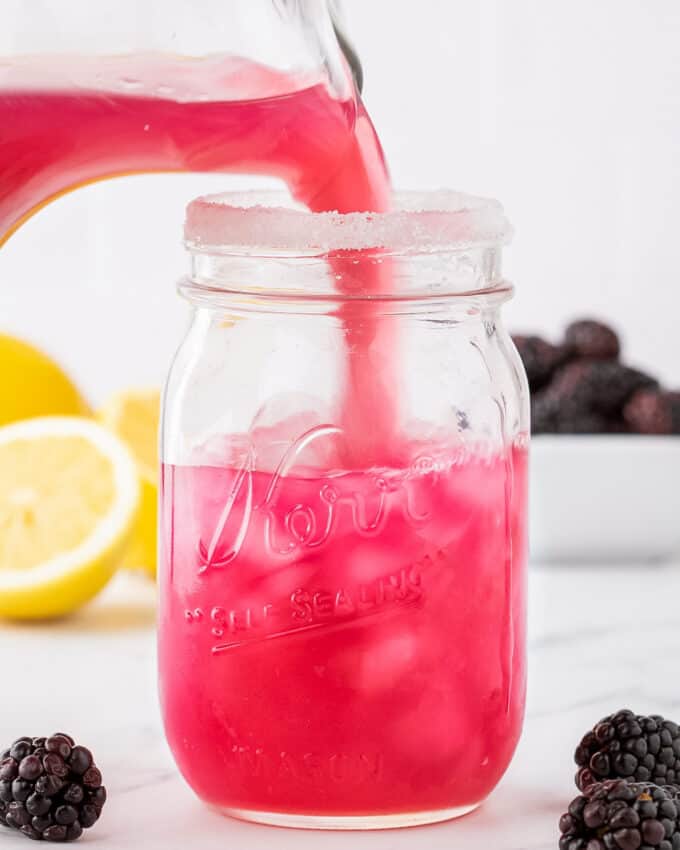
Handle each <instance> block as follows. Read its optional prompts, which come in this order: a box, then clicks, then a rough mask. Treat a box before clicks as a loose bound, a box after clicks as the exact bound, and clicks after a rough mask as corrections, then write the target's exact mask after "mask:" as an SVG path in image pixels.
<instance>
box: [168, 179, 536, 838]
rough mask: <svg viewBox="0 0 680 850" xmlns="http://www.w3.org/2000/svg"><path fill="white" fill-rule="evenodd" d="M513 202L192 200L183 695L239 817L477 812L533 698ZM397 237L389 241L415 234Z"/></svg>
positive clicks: (198, 763)
mask: <svg viewBox="0 0 680 850" xmlns="http://www.w3.org/2000/svg"><path fill="white" fill-rule="evenodd" d="M508 235H509V226H508V224H507V221H506V219H505V217H504V215H503V212H502V209H501V208H500V206H499V205H498V204H496V203H495V202H490V201H485V200H483V199H476V198H471V197H467V196H461V195H456V194H453V193H434V194H431V195H422V196H416V195H410V194H405V195H400V196H397V197H396V198H395V204H394V207H393V209H392V211H390V212H388V213H382V214H373V213H351V214H346V215H341V214H338V213H322V214H315V213H310V212H307V211H304V210H302V209H300V208H293V207H289V206H287V205H286V204H285V202H283V201H282V200H281V199H278V198H277V197H265V198H261V197H257V196H240V197H239V196H217V197H212V198H204V199H199V200H197V201H195V202H194V203H193V204H191V205H190V207H189V211H188V218H187V224H186V244H187V247H188V249H189V252H190V254H191V261H192V270H191V274H190V275H189V277H187V278H185V279H184V280H183V281H182V282H181V284H180V290H181V292H182V294H183V295H184V296H185V297H186V298H187V299H188V300H189V302H190V304H191V306H192V321H191V325H190V328H189V330H188V333H187V335H186V338H185V340H184V341H183V343H182V345H181V347H180V348H179V351H178V353H177V356H176V358H175V361H174V364H173V366H172V370H171V373H170V377H169V381H168V385H167V389H166V394H165V403H164V419H163V427H162V460H163V474H162V494H161V523H160V536H161V540H160V581H161V591H160V592H161V610H160V627H159V658H160V691H161V702H162V709H163V714H164V721H165V728H166V733H167V737H168V740H169V743H170V746H171V749H172V751H173V753H174V756H175V759H176V761H177V764H178V765H179V768H180V770H181V771H182V773H183V774H184V776H185V778H186V780H187V781H188V783H189V784H190V785H191V786H192V788H193V789H194V790H195V791H196V793H197V794H198V795H199V797H201V798H202V799H203V800H205V801H206V802H208V803H209V804H211V805H213V806H215V807H218V808H220V809H221V810H223V811H224V812H226V813H229V814H232V815H236V816H239V817H243V818H246V819H250V820H255V821H262V822H267V823H273V824H282V825H288V826H312V827H329V828H331V827H333V828H337V827H340V828H342V827H351V828H356V827H391V826H400V825H410V824H418V823H426V822H432V821H437V820H444V819H448V818H451V817H455V816H458V815H461V814H464V813H466V812H468V811H470V810H471V809H473V808H475V807H476V806H477V805H478V804H479V803H480V802H482V801H483V800H484V799H485V797H486V796H487V795H488V794H489V793H490V792H491V790H492V789H493V788H494V786H495V785H496V784H497V783H498V781H499V780H500V778H501V776H502V775H503V773H504V771H505V770H506V768H507V766H508V764H509V762H510V759H511V757H512V754H513V752H514V749H515V746H516V744H517V741H518V738H519V735H520V729H521V725H522V718H523V712H524V700H525V684H526V663H525V644H526V628H525V613H526V612H525V606H526V581H525V579H526V575H525V570H526V558H527V543H526V498H527V448H528V445H527V444H528V409H527V397H528V392H527V385H526V380H525V377H524V373H523V371H522V367H521V365H520V361H519V359H518V356H517V353H516V351H515V349H514V347H513V345H512V342H511V340H510V337H509V335H508V333H507V332H506V330H505V329H504V327H503V324H502V323H501V318H500V308H501V305H502V304H503V303H504V302H505V301H506V300H507V299H508V298H509V297H510V295H511V293H512V287H511V285H510V284H509V283H508V282H507V281H505V280H504V279H503V277H502V276H501V271H500V269H501V250H502V245H503V244H504V242H505V241H506V240H507V237H508ZM385 246H389V249H388V248H386V247H385Z"/></svg>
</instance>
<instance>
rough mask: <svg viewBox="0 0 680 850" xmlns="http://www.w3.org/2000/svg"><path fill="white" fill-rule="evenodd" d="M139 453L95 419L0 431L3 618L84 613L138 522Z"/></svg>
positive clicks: (46, 421)
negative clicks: (81, 609)
mask: <svg viewBox="0 0 680 850" xmlns="http://www.w3.org/2000/svg"><path fill="white" fill-rule="evenodd" d="M138 501H139V481H138V477H137V470H136V466H135V462H134V459H133V458H132V456H131V454H130V451H129V450H128V449H127V447H126V446H125V445H124V443H123V442H122V441H121V440H119V439H118V438H117V437H116V436H115V435H114V434H111V433H110V432H109V431H107V430H106V429H105V428H103V427H102V426H100V425H98V424H97V423H96V422H93V421H92V420H89V419H85V418H81V417H60V416H50V417H44V418H40V419H31V420H26V421H21V422H15V423H14V424H12V425H6V426H4V427H2V428H0V616H5V617H11V618H17V619H41V618H47V617H55V616H59V615H62V614H67V613H69V612H71V611H74V610H75V609H76V608H78V607H79V606H80V605H82V604H83V603H84V602H86V601H87V600H89V599H91V598H92V597H93V596H94V595H95V594H96V593H97V592H98V591H99V590H101V588H102V587H103V586H104V585H105V584H106V583H107V581H108V580H109V579H110V577H111V576H112V574H113V573H114V571H115V569H116V567H117V566H118V563H119V560H120V556H121V554H122V552H123V550H124V547H125V546H126V545H127V543H128V539H129V536H130V533H131V530H132V527H133V524H134V521H135V517H136V511H137V506H138Z"/></svg>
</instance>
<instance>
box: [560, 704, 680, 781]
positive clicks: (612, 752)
mask: <svg viewBox="0 0 680 850" xmlns="http://www.w3.org/2000/svg"><path fill="white" fill-rule="evenodd" d="M574 759H575V761H576V764H577V765H578V767H579V770H578V773H577V774H576V784H577V786H578V787H579V788H580V789H581V791H583V790H584V789H586V788H587V787H588V786H589V785H590V784H592V783H594V782H600V781H601V780H603V779H618V778H621V779H626V780H629V781H630V782H654V783H655V784H656V785H673V784H677V785H680V727H678V725H677V724H675V723H673V722H672V721H671V720H666V719H665V718H663V717H661V716H659V715H657V714H655V715H652V716H650V717H647V716H645V715H639V714H633V712H632V711H628V710H624V711H618V712H617V713H616V714H610V715H609V716H608V717H605V718H604V719H603V720H601V721H600V722H599V723H598V724H597V725H596V726H595V727H594V728H593V729H592V730H591V731H590V732H588V733H587V735H585V737H584V738H583V740H582V741H581V743H580V744H579V745H578V747H577V748H576V753H575V754H574Z"/></svg>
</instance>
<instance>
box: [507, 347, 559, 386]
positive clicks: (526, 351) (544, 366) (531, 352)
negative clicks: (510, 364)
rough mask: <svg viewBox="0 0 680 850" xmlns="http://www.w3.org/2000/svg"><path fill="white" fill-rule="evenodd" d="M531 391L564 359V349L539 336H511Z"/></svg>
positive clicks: (545, 379)
mask: <svg viewBox="0 0 680 850" xmlns="http://www.w3.org/2000/svg"><path fill="white" fill-rule="evenodd" d="M512 341H513V342H514V343H515V346H516V347H517V351H518V352H519V356H520V357H521V359H522V363H523V364H524V370H525V371H526V373H527V378H528V379H529V387H530V389H531V390H532V391H535V390H538V389H540V388H541V387H542V386H544V385H545V384H546V383H547V382H548V381H549V380H550V377H551V375H552V374H553V372H554V371H555V369H556V368H557V367H558V366H559V365H561V364H562V363H563V362H564V360H565V351H564V349H563V348H561V347H560V346H557V345H553V344H552V343H550V342H548V341H547V340H545V339H542V338H541V337H540V336H522V335H521V334H520V335H517V336H513V338H512Z"/></svg>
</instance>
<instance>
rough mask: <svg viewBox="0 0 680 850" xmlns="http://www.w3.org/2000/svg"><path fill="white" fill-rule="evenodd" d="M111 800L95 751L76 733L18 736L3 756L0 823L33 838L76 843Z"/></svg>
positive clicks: (0, 757)
mask: <svg viewBox="0 0 680 850" xmlns="http://www.w3.org/2000/svg"><path fill="white" fill-rule="evenodd" d="M105 802H106V789H105V788H104V786H103V785H102V775H101V773H100V771H99V769H98V768H97V766H96V764H95V763H94V759H93V758H92V753H91V752H90V751H89V750H88V749H87V748H86V747H80V746H76V744H75V742H74V740H73V738H71V737H70V735H65V734H64V733H61V732H60V733H57V734H56V735H51V736H50V737H49V738H18V739H17V740H16V741H15V742H14V743H13V744H12V746H11V747H10V748H9V749H8V750H5V752H3V753H2V755H1V756H0V824H2V825H4V826H6V827H9V828H10V829H15V830H18V831H19V832H21V833H22V834H23V835H25V836H26V837H27V838H33V839H35V840H37V841H39V840H44V841H75V840H76V839H77V838H80V836H81V835H82V833H83V830H84V829H88V828H89V827H91V826H94V824H95V823H96V822H97V820H99V816H100V814H101V812H102V808H103V806H104V803H105Z"/></svg>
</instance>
